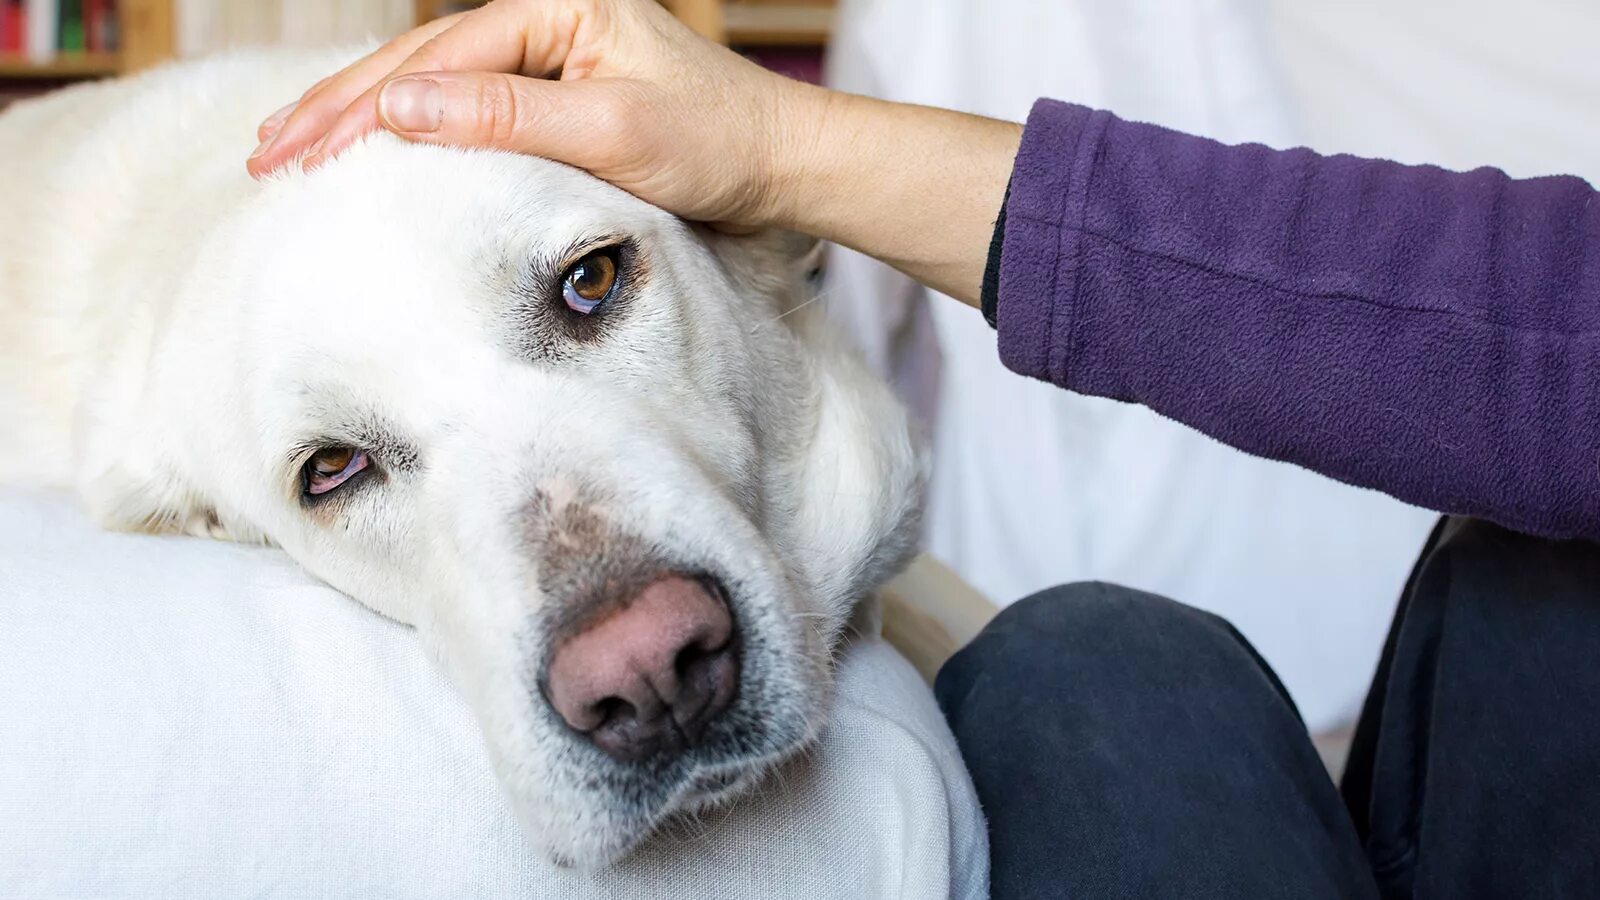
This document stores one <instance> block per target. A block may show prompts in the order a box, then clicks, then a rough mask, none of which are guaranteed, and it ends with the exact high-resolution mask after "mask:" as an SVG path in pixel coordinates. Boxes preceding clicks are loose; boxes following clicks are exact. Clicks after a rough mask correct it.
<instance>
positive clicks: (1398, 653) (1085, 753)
mask: <svg viewBox="0 0 1600 900" xmlns="http://www.w3.org/2000/svg"><path fill="white" fill-rule="evenodd" d="M1285 602H1292V598H1286V599H1285ZM937 691H938V695H939V703H940V705H941V706H942V707H943V708H944V711H945V715H946V716H947V717H948V718H949V720H950V725H951V727H952V729H953V730H954V731H955V734H956V739H957V740H958V741H959V742H960V744H961V750H962V753H963V755H964V756H965V757H966V760H967V763H968V766H969V767H970V769H971V771H972V777H973V780H974V782H975V783H976V784H977V788H978V796H979V798H980V799H981V800H982V802H983V807H984V812H985V813H986V814H987V816H988V819H989V830H990V842H991V854H992V865H993V892H994V897H995V898H997V900H1011V898H1034V897H1049V898H1057V897H1091V898H1099V897H1141V898H1143V897H1241V898H1252V900H1255V898H1261V900H1266V898H1277V897H1296V898H1300V897H1333V898H1356V897H1379V896H1381V897H1427V898H1446V900H1471V898H1495V900H1506V898H1517V900H1520V898H1534V897H1587V898H1593V897H1600V545H1595V544H1588V543H1583V542H1555V541H1546V540H1539V539H1535V538H1529V537H1525V536H1522V535H1518V534H1513V533H1511V532H1508V531H1505V530H1503V529H1500V528H1497V527H1495V526H1492V525H1488V524H1484V523H1481V522H1471V521H1454V520H1452V521H1449V522H1446V523H1444V524H1442V525H1441V526H1440V528H1439V529H1438V530H1437V531H1435V532H1434V535H1433V537H1432V538H1430V540H1429V542H1428V546H1427V547H1426V548H1425V549H1424V551H1423V554H1422V557H1421V559H1420V560H1419V561H1418V563H1417V566H1416V569H1415V570H1414V571H1413V573H1412V575H1411V580H1410V582H1409V583H1408V585H1407V587H1406V590H1405V594H1404V596H1403V597H1402V598H1401V601H1400V607H1399V610H1398V612H1397V613H1396V615H1395V621H1394V626H1393V628H1392V630H1391V631H1390V634H1389V639H1388V643H1387V645H1386V647H1385V649H1384V654H1383V659H1382V662H1381V663H1380V664H1379V668H1378V673H1377V677H1376V679H1375V680H1374V681H1373V685H1372V690H1371V693H1370V694H1369V696H1368V698H1367V703H1366V707H1365V709H1364V710H1363V711H1362V715H1361V722H1360V725H1359V726H1358V728H1357V732H1356V737H1355V741H1354V746H1353V749H1352V755H1351V758H1350V761H1349V763H1348V767H1347V771H1346V775H1345V778H1344V784H1343V797H1342V798H1341V796H1340V791H1339V790H1337V789H1335V788H1334V785H1333V783H1332V782H1331V781H1330V780H1329V779H1328V775H1327V773H1326V771H1325V770H1324V768H1323V766H1322V763H1321V762H1320V760H1319V759H1318V757H1317V753H1316V751H1315V750H1314V749H1313V747H1312V745H1311V740H1310V738H1309V737H1308V735H1307V734H1306V731H1305V728H1304V726H1303V725H1302V724H1301V722H1300V718H1299V714H1298V713H1297V712H1296V710H1295V708H1294V704H1293V703H1292V702H1291V701H1290V700H1289V697H1288V695H1287V694H1286V693H1285V692H1284V690H1283V686H1282V685H1281V684H1279V683H1278V680H1277V678H1276V677H1275V676H1274V675H1273V674H1272V670H1271V669H1269V668H1268V667H1267V665H1266V664H1265V663H1264V662H1262V660H1261V658H1260V657H1259V656H1257V655H1256V653H1255V651H1254V650H1253V649H1251V647H1250V645H1249V644H1248V643H1247V642H1246V641H1245V640H1244V638H1243V637H1241V636H1240V635H1239V633H1238V632H1237V631H1235V630H1234V629H1233V627H1232V626H1230V625H1229V624H1228V623H1227V622H1225V621H1223V620H1222V619H1219V618H1217V617H1216V616H1213V615H1210V614H1208V613H1204V612H1200V611H1199V610H1196V609H1192V608H1190V607H1187V606H1183V605H1181V604H1178V603H1174V602H1172V601H1171V600H1166V599H1163V598H1161V597H1156V596H1152V595H1150V594H1144V593H1140V592H1138V591H1133V590H1128V589H1125V588H1119V587H1114V586H1110V585H1104V584H1082V585H1072V586H1069V587H1063V588H1056V589H1054V590H1049V591H1045V592H1043V593H1041V594H1037V595H1035V596H1033V597H1030V598H1028V599H1026V600H1023V601H1022V602H1020V603H1018V604H1016V605H1014V606H1012V607H1010V608H1008V609H1006V610H1005V611H1004V612H1003V613H1001V614H1000V616H999V618H997V619H996V620H995V621H994V622H993V623H992V624H991V625H990V626H989V627H988V628H987V629H985V630H984V632H983V633H982V634H980V635H979V636H978V637H977V639H976V640H974V641H973V642H972V643H971V644H970V645H969V646H968V647H967V648H966V649H964V650H962V651H961V652H960V653H958V654H957V655H956V656H955V657H954V658H952V659H951V660H950V662H949V663H947V664H946V665H945V667H944V669H943V671H941V672H940V673H939V679H938V684H937Z"/></svg>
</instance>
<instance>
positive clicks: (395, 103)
mask: <svg viewBox="0 0 1600 900" xmlns="http://www.w3.org/2000/svg"><path fill="white" fill-rule="evenodd" d="M622 102H624V98H622V97H620V96H619V92H618V91H616V90H615V88H614V86H613V85H608V84H606V83H604V82H599V83H597V82H594V81H561V82H558V81H546V80H543V79H537V78H524V77H522V76H520V75H505V74H500V73H492V72H428V73H420V74H417V75H406V76H404V77H401V78H396V79H394V80H393V81H390V82H388V83H387V84H385V85H384V86H383V89H382V90H381V91H380V92H379V94H378V119H379V121H380V122H382V123H383V126H384V127H385V128H387V129H389V130H390V131H392V132H394V133H395V134H398V135H400V136H401V137H404V138H406V139H408V140H412V141H419V142H424V143H432V144H452V145H456V146H463V147H486V148H493V149H497V150H511V151H515V152H518V153H527V154H530V155H534V156H544V157H549V158H551V159H556V160H560V161H561V162H565V163H568V164H571V165H575V166H578V167H580V168H587V167H586V166H584V163H585V161H586V160H585V159H584V157H585V156H586V155H590V154H593V153H594V151H595V150H596V148H597V147H600V146H605V145H606V144H608V143H610V144H612V145H614V144H615V142H616V141H617V140H618V139H620V138H621V135H620V134H611V133H608V131H607V129H608V128H610V129H613V130H615V129H618V128H621V127H624V125H623V123H625V122H627V121H628V117H627V116H626V115H625V114H622V113H621V110H620V104H621V103H622ZM586 151H587V153H586Z"/></svg>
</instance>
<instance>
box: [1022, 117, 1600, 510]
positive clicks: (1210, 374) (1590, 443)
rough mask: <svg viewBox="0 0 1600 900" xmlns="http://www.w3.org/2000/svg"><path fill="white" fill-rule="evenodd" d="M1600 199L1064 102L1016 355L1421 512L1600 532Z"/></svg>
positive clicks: (1543, 183) (1028, 261)
mask: <svg viewBox="0 0 1600 900" xmlns="http://www.w3.org/2000/svg"><path fill="white" fill-rule="evenodd" d="M1595 196H1596V195H1595V191H1594V190H1593V189H1592V188H1591V187H1590V186H1589V185H1588V184H1587V183H1586V182H1584V181H1582V180H1580V179H1577V178H1571V177H1557V178H1534V179H1528V180H1523V181H1519V180H1513V179H1511V178H1509V177H1507V176H1506V175H1505V174H1504V173H1502V172H1500V171H1498V170H1495V169H1479V170H1477V171H1473V172H1466V173H1457V172H1448V171H1445V170H1443V169H1439V168H1434V167H1429V166H1404V165H1400V164H1398V163H1394V162H1386V161H1374V160H1365V159H1356V158H1354V157H1349V156H1332V157H1327V156H1319V155H1317V154H1315V153H1312V152H1311V151H1309V150H1303V149H1302V150H1287V151H1280V150H1272V149H1270V148H1267V147H1263V146H1259V145H1253V144H1252V145H1244V146H1237V147H1232V146H1226V145H1223V144H1219V143H1217V142H1215V141H1210V140H1206V139H1203V138H1197V137H1192V136H1189V135H1184V134H1179V133H1177V132H1173V131H1169V130H1166V129H1163V128H1158V127H1156V126H1152V125H1144V124H1137V123H1132V122H1124V121H1122V120H1120V119H1118V118H1116V117H1115V116H1113V115H1111V114H1109V113H1106V112H1097V111H1094V110H1089V109H1085V108H1083V107H1079V106H1072V105H1068V104H1064V103H1058V102H1055V101H1051V100H1041V101H1039V103H1038V104H1037V105H1035V106H1034V108H1033V113H1032V115H1030V116H1029V118H1028V125H1027V129H1026V131H1025V132H1024V134H1023V138H1022V148H1021V150H1020V152H1019V153H1018V155H1017V163H1016V170H1015V172H1014V174H1013V176H1012V182H1011V191H1010V195H1009V199H1008V201H1007V203H1006V207H1005V215H1004V219H1003V223H1002V229H1003V230H1002V232H1001V235H1000V240H1001V244H1000V251H1001V252H1000V265H999V268H998V275H999V289H998V298H997V300H996V301H995V315H996V317H997V327H998V328H999V335H1000V356H1001V358H1002V359H1003V360H1004V361H1005V364H1006V365H1007V366H1009V367H1011V368H1012V369H1014V370H1016V371H1017V372H1021V373H1023V374H1025V375H1031V376H1033V377H1036V378H1041V379H1044V380H1047V381H1051V382H1053V383H1055V384H1057V385H1060V386H1061V387H1064V388H1068V389H1071V390H1074V391H1078V392H1080V393H1084V394H1093V395H1096V396H1102V397H1112V398H1115V399H1118V400H1124V401H1128V402H1133V403H1142V404H1144V405H1146V406H1148V407H1150V408H1151V409H1154V410H1155V411H1157V412H1159V413H1161V414H1163V415H1166V416H1169V417H1171V418H1173V419H1176V420H1178V421H1180V422H1183V423H1185V424H1188V425H1191V426H1193V427H1195V428H1197V429H1199V430H1201V431H1203V432H1205V433H1206V434H1209V435H1211V436H1213V437H1215V438H1217V439H1219V440H1221V441H1224V442H1226V443H1228V444H1231V445H1233V446H1234V447H1238V448H1239V449H1241V450H1245V451H1247V452H1250V453H1254V454H1257V455H1260V456H1266V457H1271V458H1273V459H1281V460H1288V461H1290V462H1294V463H1298V464H1300V465H1302V466H1305V467H1306V468H1309V469H1313V470H1315V471H1317V472H1321V473H1323V474H1325V475H1329V476H1332V477H1334V478H1337V479H1339V480H1341V481H1346V482H1349V483H1351V484H1357V485H1362V486H1365V487H1372V488H1377V489H1379V490H1382V491H1385V492H1387V493H1389V494H1392V495H1394V496H1395V497H1398V498H1400V499H1402V500H1406V501H1409V502H1411V503H1416V504H1419V505H1422V506H1426V507H1430V508H1433V509H1436V510H1441V511H1443V512H1447V513H1455V514H1464V515H1471V516H1478V517H1481V518H1484V519H1489V520H1492V521H1495V522H1498V523H1500V524H1503V525H1505V526H1507V527H1510V528H1513V529H1517V530H1520V531H1524V532H1530V533H1533V534H1538V535H1545V536H1553V537H1588V538H1600V204H1596V203H1594V200H1595ZM1306 512H1307V515H1316V511H1315V510H1307V511H1306Z"/></svg>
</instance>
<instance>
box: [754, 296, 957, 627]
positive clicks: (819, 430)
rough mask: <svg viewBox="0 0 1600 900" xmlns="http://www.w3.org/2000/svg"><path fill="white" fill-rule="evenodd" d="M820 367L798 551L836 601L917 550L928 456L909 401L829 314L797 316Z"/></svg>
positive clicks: (815, 583)
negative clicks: (872, 365) (871, 366)
mask: <svg viewBox="0 0 1600 900" xmlns="http://www.w3.org/2000/svg"><path fill="white" fill-rule="evenodd" d="M791 320H792V321H793V322H794V328H793V332H794V335H795V337H796V338H797V339H798V340H799V342H800V345H801V346H802V348H803V350H804V352H805V353H806V355H808V356H809V357H810V359H809V360H808V362H809V365H807V366H806V368H807V369H808V370H809V371H810V372H811V373H812V374H811V377H812V383H811V385H809V387H810V388H811V389H810V390H809V391H808V392H807V403H808V404H809V409H808V415H807V422H808V423H809V431H808V432H807V433H806V434H805V435H804V437H803V438H802V439H800V440H798V441H796V442H795V444H796V446H794V447H793V450H794V452H796V453H797V454H798V455H799V458H798V460H795V463H797V464H791V465H790V466H788V467H786V472H787V473H788V479H789V482H788V485H787V486H786V488H785V490H786V491H787V492H788V493H789V494H790V496H791V498H792V499H791V503H792V507H791V508H792V510H793V515H792V516H790V517H789V518H788V520H787V521H786V522H784V523H783V526H782V527H783V528H784V530H785V531H787V532H788V540H787V542H786V543H788V545H789V546H790V548H791V552H792V557H793V558H794V559H795V560H796V563H797V565H798V567H799V569H800V570H801V572H802V573H804V575H805V577H806V579H807V581H808V582H809V583H810V585H811V587H812V589H813V590H814V591H815V592H816V593H817V595H818V596H820V597H822V598H824V599H825V600H826V601H827V602H828V603H830V604H833V605H835V608H836V609H839V610H840V611H843V609H844V607H847V606H848V605H851V604H855V603H859V602H861V601H863V600H865V599H867V597H868V596H869V595H870V594H871V593H872V591H874V590H876V589H877V588H878V587H879V586H880V585H882V584H883V583H884V582H886V581H888V580H889V579H890V578H892V577H893V576H894V575H895V574H897V573H898V572H899V571H900V570H901V569H903V568H904V567H905V566H906V564H907V563H909V562H910V561H911V558H912V557H913V556H914V555H915V554H916V550H917V545H918V543H919V541H920V539H921V524H922V507H923V503H924V499H925V494H926V491H925V483H926V477H927V474H926V473H927V460H926V453H925V449H924V441H923V440H922V436H921V434H920V433H919V432H918V430H917V429H916V427H915V426H914V424H913V423H912V421H911V417H910V415H909V414H908V413H907V411H906V409H905V406H904V405H903V404H902V403H901V402H900V401H899V399H898V398H896V397H895V396H894V394H893V392H892V391H890V389H889V387H888V385H886V384H884V383H883V381H882V380H881V379H879V378H878V377H877V376H875V375H873V374H872V372H871V371H870V370H869V369H868V367H867V365H866V363H865V361H864V360H862V359H861V357H860V355H859V354H858V353H856V351H855V349H854V348H853V347H851V346H850V345H849V343H848V341H847V340H846V339H845V337H844V335H842V334H841V333H839V332H838V330H837V329H836V328H835V327H834V324H833V323H832V322H831V321H830V320H829V319H828V317H827V316H824V315H801V316H793V317H791Z"/></svg>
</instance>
